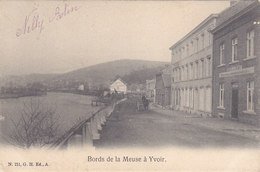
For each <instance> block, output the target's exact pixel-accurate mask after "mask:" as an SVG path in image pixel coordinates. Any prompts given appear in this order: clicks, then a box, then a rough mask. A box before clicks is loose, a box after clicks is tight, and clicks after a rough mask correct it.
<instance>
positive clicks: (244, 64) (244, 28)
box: [212, 1, 260, 125]
mask: <svg viewBox="0 0 260 172" xmlns="http://www.w3.org/2000/svg"><path fill="white" fill-rule="evenodd" d="M212 33H213V34H214V39H213V59H214V61H213V115H214V116H218V117H222V118H225V119H234V120H238V121H241V122H246V123H250V124H256V125H259V124H260V92H259V91H260V65H259V60H260V51H259V50H260V49H259V48H260V47H259V45H260V5H259V2H258V1H240V2H237V3H236V4H234V5H233V6H232V7H230V8H228V9H226V10H224V11H223V12H221V13H220V14H219V17H218V20H217V23H216V28H215V29H214V30H213V31H212Z"/></svg>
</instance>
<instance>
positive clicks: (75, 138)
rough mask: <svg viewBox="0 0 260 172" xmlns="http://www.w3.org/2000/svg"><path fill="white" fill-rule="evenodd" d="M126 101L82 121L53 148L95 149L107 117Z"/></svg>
mask: <svg viewBox="0 0 260 172" xmlns="http://www.w3.org/2000/svg"><path fill="white" fill-rule="evenodd" d="M125 100H126V98H124V99H121V100H119V101H117V102H115V103H113V104H112V105H108V106H105V107H103V108H101V109H99V110H98V111H97V112H95V113H94V114H93V115H92V116H91V117H90V118H88V119H86V120H83V121H80V122H79V123H77V124H76V125H74V126H73V127H72V128H71V129H70V130H68V131H67V132H66V133H65V134H64V135H63V136H61V137H60V138H59V139H58V140H57V141H56V142H55V143H53V144H52V145H51V148H55V149H59V148H67V147H74V146H86V147H93V140H97V139H99V138H100V135H99V131H101V130H102V125H104V124H105V122H106V119H107V117H109V116H110V115H111V114H112V112H113V111H114V108H115V106H116V105H117V104H119V103H120V102H122V101H125Z"/></svg>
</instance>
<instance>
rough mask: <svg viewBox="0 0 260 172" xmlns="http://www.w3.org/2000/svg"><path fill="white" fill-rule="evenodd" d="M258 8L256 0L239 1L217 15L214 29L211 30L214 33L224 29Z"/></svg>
mask: <svg viewBox="0 0 260 172" xmlns="http://www.w3.org/2000/svg"><path fill="white" fill-rule="evenodd" d="M257 6H259V2H258V1H257V0H240V1H239V2H237V3H236V4H234V5H233V6H231V7H228V8H227V9H225V10H224V11H222V12H221V13H219V15H218V19H217V23H216V27H215V28H214V29H213V30H212V33H215V32H216V31H218V30H219V29H221V28H223V27H225V26H226V25H227V24H229V23H230V22H232V21H233V20H235V19H237V18H239V17H241V16H242V15H243V14H245V13H247V12H248V11H250V10H252V9H254V8H255V7H257Z"/></svg>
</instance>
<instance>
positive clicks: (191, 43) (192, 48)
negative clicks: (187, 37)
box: [190, 41, 194, 53]
mask: <svg viewBox="0 0 260 172" xmlns="http://www.w3.org/2000/svg"><path fill="white" fill-rule="evenodd" d="M190 46H191V53H193V51H192V50H194V47H193V46H194V45H193V41H191V42H190Z"/></svg>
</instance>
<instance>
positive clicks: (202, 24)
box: [169, 14, 218, 50]
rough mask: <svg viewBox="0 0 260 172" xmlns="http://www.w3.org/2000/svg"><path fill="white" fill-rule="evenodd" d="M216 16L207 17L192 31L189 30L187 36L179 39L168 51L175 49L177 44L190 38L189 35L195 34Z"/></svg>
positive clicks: (216, 15)
mask: <svg viewBox="0 0 260 172" xmlns="http://www.w3.org/2000/svg"><path fill="white" fill-rule="evenodd" d="M217 17H218V14H211V15H209V16H208V17H207V18H206V19H205V20H203V21H202V22H201V23H200V24H199V25H197V26H196V27H195V28H194V29H193V30H191V31H190V32H189V33H188V34H187V35H185V36H184V37H183V38H182V39H180V40H179V41H178V42H176V43H175V44H173V45H172V46H171V47H170V48H169V49H170V50H171V49H173V48H175V47H177V46H178V45H179V44H181V43H182V42H183V41H184V40H185V39H187V38H188V37H190V36H191V35H193V34H194V33H196V32H197V31H198V30H199V29H200V28H202V27H203V26H204V25H205V24H206V23H208V22H209V21H211V20H212V19H214V18H217Z"/></svg>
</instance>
